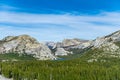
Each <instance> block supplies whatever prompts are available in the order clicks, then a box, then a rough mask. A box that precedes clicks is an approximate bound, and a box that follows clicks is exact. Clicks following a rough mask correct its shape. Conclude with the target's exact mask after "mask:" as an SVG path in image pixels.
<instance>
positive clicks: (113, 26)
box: [0, 0, 120, 42]
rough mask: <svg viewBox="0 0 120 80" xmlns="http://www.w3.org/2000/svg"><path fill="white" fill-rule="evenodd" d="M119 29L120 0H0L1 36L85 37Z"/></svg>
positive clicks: (39, 37) (40, 37) (40, 38)
mask: <svg viewBox="0 0 120 80" xmlns="http://www.w3.org/2000/svg"><path fill="white" fill-rule="evenodd" d="M118 30H120V0H0V39H2V38H4V37H6V36H18V35H23V34H28V35H30V36H32V37H34V38H36V39H37V40H39V41H55V42H56V41H62V40H63V39H67V38H68V39H72V38H80V39H88V40H92V39H95V38H96V37H101V36H105V35H108V34H110V33H112V32H114V31H118Z"/></svg>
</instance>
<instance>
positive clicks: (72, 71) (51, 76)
mask: <svg viewBox="0 0 120 80" xmlns="http://www.w3.org/2000/svg"><path fill="white" fill-rule="evenodd" d="M109 60H110V59H109ZM0 68H1V71H0V73H2V74H3V75H4V76H5V77H8V78H13V79H14V80H23V79H27V80H35V79H36V80H120V62H119V59H111V60H110V61H107V62H99V63H98V62H93V63H88V62H84V61H81V59H74V60H65V61H18V62H4V63H3V62H1V63H0Z"/></svg>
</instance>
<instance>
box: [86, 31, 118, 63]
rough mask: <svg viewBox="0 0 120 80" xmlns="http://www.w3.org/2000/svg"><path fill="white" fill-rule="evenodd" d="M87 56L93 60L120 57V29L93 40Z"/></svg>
mask: <svg viewBox="0 0 120 80" xmlns="http://www.w3.org/2000/svg"><path fill="white" fill-rule="evenodd" d="M90 46H92V48H91V49H90V50H89V51H88V52H86V53H87V54H86V56H88V58H90V59H92V60H96V61H97V60H99V59H105V58H119V57H120V31H116V32H114V33H112V34H110V35H107V36H104V37H100V38H97V39H95V40H93V41H92V43H91V45H90Z"/></svg>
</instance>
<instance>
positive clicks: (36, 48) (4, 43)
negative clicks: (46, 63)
mask: <svg viewBox="0 0 120 80" xmlns="http://www.w3.org/2000/svg"><path fill="white" fill-rule="evenodd" d="M0 53H1V54H5V53H18V54H24V53H26V54H28V55H33V57H35V58H38V59H39V60H48V59H55V57H54V55H52V54H51V51H50V49H49V48H48V47H47V46H46V45H44V44H42V43H39V42H38V41H37V40H36V39H34V38H32V37H30V36H29V35H20V36H8V37H5V38H4V39H2V40H1V41H0Z"/></svg>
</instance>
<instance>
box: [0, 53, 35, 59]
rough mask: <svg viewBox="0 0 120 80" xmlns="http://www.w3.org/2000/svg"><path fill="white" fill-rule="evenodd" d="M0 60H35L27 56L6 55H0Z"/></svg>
mask: <svg viewBox="0 0 120 80" xmlns="http://www.w3.org/2000/svg"><path fill="white" fill-rule="evenodd" d="M0 60H35V58H34V57H33V56H32V55H27V54H18V53H6V54H0Z"/></svg>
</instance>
